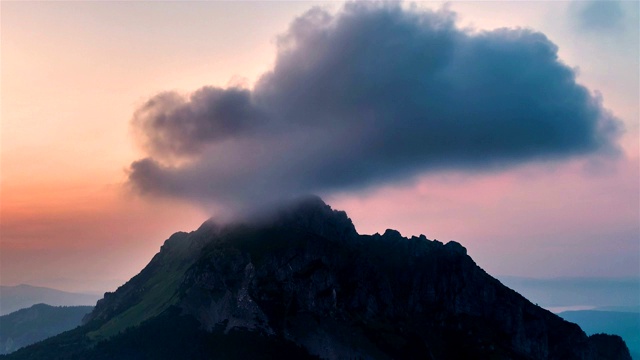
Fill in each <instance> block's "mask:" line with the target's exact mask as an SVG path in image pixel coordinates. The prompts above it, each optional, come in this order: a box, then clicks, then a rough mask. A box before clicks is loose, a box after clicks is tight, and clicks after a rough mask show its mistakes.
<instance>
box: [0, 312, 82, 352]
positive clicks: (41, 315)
mask: <svg viewBox="0 0 640 360" xmlns="http://www.w3.org/2000/svg"><path fill="white" fill-rule="evenodd" d="M92 309H93V307H92V306H49V305H46V304H36V305H33V306H32V307H30V308H28V309H22V310H18V311H16V312H13V313H11V314H8V315H4V316H0V354H8V353H10V352H13V351H15V350H17V349H19V348H21V347H24V346H27V345H31V344H33V343H36V342H38V341H41V340H44V339H46V338H48V337H51V336H54V335H58V334H60V333H61V332H64V331H67V330H71V329H73V328H75V327H77V326H78V325H80V323H81V322H82V318H83V317H84V316H85V315H86V314H88V313H89V312H90V311H91V310H92Z"/></svg>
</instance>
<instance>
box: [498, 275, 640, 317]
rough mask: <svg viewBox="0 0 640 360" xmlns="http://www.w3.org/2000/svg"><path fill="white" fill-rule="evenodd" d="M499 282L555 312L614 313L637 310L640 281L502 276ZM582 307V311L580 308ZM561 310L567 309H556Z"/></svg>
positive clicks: (633, 279)
mask: <svg viewBox="0 0 640 360" xmlns="http://www.w3.org/2000/svg"><path fill="white" fill-rule="evenodd" d="M498 280H500V281H501V282H502V283H503V284H505V285H507V286H508V287H510V288H512V289H513V290H515V291H517V292H519V293H520V294H522V295H523V296H524V297H526V298H527V299H529V300H530V301H531V302H533V303H536V304H538V305H540V306H542V307H544V308H546V309H549V310H552V311H554V312H560V311H564V310H594V309H593V308H604V307H607V308H608V309H607V310H614V311H615V310H618V311H630V310H629V309H632V308H635V309H638V297H639V296H640V278H637V277H636V278H551V279H532V278H523V277H514V276H499V277H498ZM580 306H583V308H578V307H580ZM562 308H566V309H563V310H559V311H556V310H555V309H562ZM622 309H624V310H622Z"/></svg>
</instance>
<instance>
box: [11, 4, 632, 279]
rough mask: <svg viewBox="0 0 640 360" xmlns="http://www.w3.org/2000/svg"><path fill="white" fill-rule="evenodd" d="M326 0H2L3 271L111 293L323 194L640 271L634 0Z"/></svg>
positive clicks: (550, 272) (379, 211) (438, 226)
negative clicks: (183, 237)
mask: <svg viewBox="0 0 640 360" xmlns="http://www.w3.org/2000/svg"><path fill="white" fill-rule="evenodd" d="M314 4H315V3H314ZM312 5H313V4H311V3H297V2H296V3H282V2H280V3H262V2H261V3H245V2H240V3H226V2H225V3H218V2H198V3H165V2H162V3H136V2H123V3H99V2H83V3H31V2H28V3H18V2H9V3H7V2H3V3H2V5H1V6H2V13H1V16H2V79H1V80H2V139H1V140H2V199H1V202H0V210H1V211H2V218H1V222H2V223H1V229H0V236H1V238H0V250H1V252H0V257H1V258H2V261H1V263H2V265H1V267H2V269H1V270H2V277H1V278H0V282H2V284H3V285H5V284H6V285H12V284H17V283H29V284H34V285H42V286H50V287H54V288H60V289H64V290H75V291H104V290H113V289H114V288H115V287H116V286H118V285H120V284H121V283H122V282H123V281H125V280H127V279H128V278H129V277H131V276H132V275H134V274H135V273H137V272H138V271H139V270H140V269H141V268H142V267H143V266H144V264H146V262H148V260H149V259H150V258H151V256H152V255H153V254H154V253H155V252H156V251H157V249H158V248H159V246H160V245H161V244H162V242H163V241H164V239H166V238H167V237H168V236H169V235H170V234H171V233H173V232H175V231H179V230H183V231H190V230H193V229H195V228H196V227H197V226H198V225H199V224H200V223H201V222H202V221H204V220H205V219H207V218H208V217H209V215H210V213H211V212H213V213H214V216H218V217H221V216H225V214H228V213H229V211H230V210H231V211H242V210H245V209H247V208H251V207H253V206H255V205H256V204H258V205H260V204H264V203H271V202H274V201H277V200H279V199H282V198H289V197H295V196H299V195H304V194H308V193H314V194H319V195H321V196H322V197H323V198H324V199H325V200H326V201H327V203H329V204H330V205H331V206H333V207H334V208H336V209H341V210H345V211H346V212H347V213H348V214H349V216H350V217H351V218H352V219H353V221H354V223H355V225H356V228H357V229H358V231H359V232H361V233H374V232H383V231H384V230H385V229H386V228H394V229H398V230H400V231H401V233H402V234H403V235H405V236H406V235H417V234H420V233H424V234H425V235H426V236H427V237H429V238H432V239H433V238H437V239H439V240H443V241H448V240H456V241H458V242H460V243H462V244H463V245H464V246H465V247H466V248H467V249H468V251H469V254H470V255H471V256H472V257H473V258H474V260H475V261H476V262H477V263H478V264H479V265H480V266H481V267H483V268H484V269H485V270H487V272H489V273H490V274H492V275H515V276H525V277H605V278H606V277H637V276H638V274H639V272H640V244H639V239H640V195H639V193H640V175H639V167H640V166H639V165H640V161H639V156H638V153H639V149H640V147H639V142H640V139H639V138H640V137H639V133H638V129H639V126H638V125H639V124H638V123H639V120H638V118H639V114H640V111H639V104H638V99H639V97H640V91H639V90H638V86H639V85H638V81H637V80H638V78H639V74H638V71H639V70H638V69H639V64H640V61H639V58H640V56H639V50H638V43H639V36H638V32H639V30H638V26H637V25H638V23H639V15H638V12H639V10H638V8H639V4H638V3H636V2H615V1H611V2H606V3H604V2H590V1H585V2H575V3H536V2H527V3H515V2H503V3H468V2H453V3H450V4H448V5H447V6H446V7H442V6H441V4H438V3H418V4H417V5H412V4H410V3H404V4H401V5H400V4H398V3H384V4H380V3H376V4H372V3H364V2H360V3H349V4H347V5H343V4H341V3H335V2H334V3H318V4H317V5H320V7H319V8H314V9H311V8H312ZM310 9H311V10H310ZM371 44H375V46H374V45H371ZM550 134H552V136H550ZM248 189H250V191H249V190H248ZM140 195H141V196H140Z"/></svg>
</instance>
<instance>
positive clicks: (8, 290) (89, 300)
mask: <svg viewBox="0 0 640 360" xmlns="http://www.w3.org/2000/svg"><path fill="white" fill-rule="evenodd" d="M100 298H101V296H100V295H94V294H82V293H72V292H66V291H60V290H55V289H50V288H46V287H39V286H31V285H24V284H23V285H17V286H0V315H6V314H9V313H12V312H14V311H16V310H20V309H24V308H28V307H30V306H32V305H35V304H48V305H52V306H80V305H89V306H94V305H95V304H96V302H97V301H98V300H99V299H100Z"/></svg>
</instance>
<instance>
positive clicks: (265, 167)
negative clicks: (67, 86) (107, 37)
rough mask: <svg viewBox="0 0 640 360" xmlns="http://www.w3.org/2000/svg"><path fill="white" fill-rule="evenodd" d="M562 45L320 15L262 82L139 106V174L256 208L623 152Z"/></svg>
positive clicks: (182, 191)
mask: <svg viewBox="0 0 640 360" xmlns="http://www.w3.org/2000/svg"><path fill="white" fill-rule="evenodd" d="M557 50H558V49H557V47H556V46H555V45H554V44H553V43H552V42H551V41H549V39H547V38H546V37H545V35H544V34H541V33H538V32H534V31H531V30H524V29H500V30H495V31H490V32H479V33H471V32H468V31H464V30H461V29H458V28H457V27H456V26H455V14H453V13H451V12H448V11H446V10H441V11H437V12H430V11H420V12H417V11H409V10H406V9H404V8H403V7H402V6H401V5H399V4H397V3H396V4H388V3H383V4H380V3H375V4H372V3H365V2H358V3H350V4H347V5H346V6H345V7H344V8H343V9H342V10H341V11H340V12H339V13H337V14H336V15H331V14H329V13H327V12H325V11H323V10H320V9H313V10H311V11H309V12H308V13H306V14H304V15H302V16H301V17H299V18H297V19H296V20H295V21H293V22H292V24H291V26H290V27H289V29H288V31H287V32H286V33H285V34H283V35H281V36H280V37H279V38H278V55H277V59H276V63H275V66H274V68H273V70H272V71H270V72H268V73H266V74H264V75H263V76H262V77H261V78H260V80H259V81H258V82H257V84H256V86H255V87H254V89H252V90H243V89H237V88H230V89H221V88H211V87H205V88H202V89H200V90H198V91H196V92H195V93H194V94H193V95H191V96H190V97H188V98H185V97H182V96H179V95H177V94H174V93H163V94H160V95H158V96H156V97H154V98H152V99H151V100H149V102H147V103H146V104H145V105H144V106H143V107H142V108H141V109H140V110H138V111H137V112H136V114H135V116H134V125H135V127H136V128H137V129H138V131H139V133H140V138H141V141H142V142H143V143H144V144H146V148H147V149H149V157H148V158H145V159H142V160H140V161H136V162H134V163H133V164H132V165H131V169H130V181H131V184H132V185H133V186H134V187H135V188H136V189H137V190H138V191H140V192H142V193H145V194H152V195H164V196H176V197H183V198H188V199H194V200H196V201H202V202H205V203H206V202H211V201H213V202H217V203H221V204H226V205H230V204H236V205H237V204H240V205H246V204H252V203H255V202H264V201H273V200H276V199H280V198H283V197H290V196H297V195H300V194H306V193H323V192H327V191H335V190H349V189H354V188H361V187H364V186H371V185H376V184H379V183H384V182H391V181H396V180H399V179H406V178H410V177H412V176H415V175H417V174H420V173H424V172H428V171H437V170H441V169H461V170H471V171H475V170H483V169H495V168H503V167H508V166H513V165H517V164H520V163H523V162H528V161H542V160H557V159H564V158H568V157H571V156H580V155H588V154H597V153H615V152H616V149H617V146H616V139H617V137H618V135H619V133H620V131H621V128H620V126H621V125H620V122H619V121H618V120H616V119H615V118H614V117H613V116H612V115H611V114H610V113H609V112H608V111H606V110H605V109H604V108H603V106H602V102H601V99H600V98H599V97H597V96H594V95H593V94H591V93H590V91H589V90H588V89H586V88H585V87H584V86H582V85H579V84H577V83H576V78H575V72H574V71H573V70H572V69H571V68H570V67H568V66H566V65H565V64H563V63H562V62H561V61H560V60H559V59H558V55H557ZM176 158H178V159H180V158H188V160H187V161H180V162H176V161H173V160H175V159H176Z"/></svg>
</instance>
